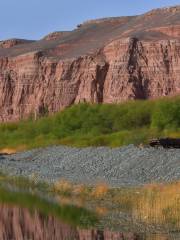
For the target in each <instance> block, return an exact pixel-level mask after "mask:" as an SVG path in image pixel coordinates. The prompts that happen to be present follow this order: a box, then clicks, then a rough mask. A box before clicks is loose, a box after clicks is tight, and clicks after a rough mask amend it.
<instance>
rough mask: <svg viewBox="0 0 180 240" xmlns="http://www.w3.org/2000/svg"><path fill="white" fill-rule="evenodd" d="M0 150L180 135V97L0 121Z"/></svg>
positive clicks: (84, 106) (114, 143) (83, 106)
mask: <svg viewBox="0 0 180 240" xmlns="http://www.w3.org/2000/svg"><path fill="white" fill-rule="evenodd" d="M0 136H1V137H0V149H4V148H8V149H10V150H11V151H13V149H16V148H17V150H23V149H30V148H35V147H40V146H47V145H51V144H65V145H74V146H102V145H104V146H112V147H116V146H121V145H126V144H130V143H134V144H139V143H147V141H148V139H150V138H153V137H160V136H176V137H179V136H180V97H176V98H164V99H159V100H151V101H131V102H126V103H122V104H103V105H102V104H99V105H97V104H94V105H90V104H79V105H74V106H72V107H70V108H67V109H65V110H64V111H62V112H60V113H57V114H55V115H53V116H49V117H43V118H41V119H38V120H37V121H33V120H32V119H30V120H26V121H20V122H19V123H6V124H0Z"/></svg>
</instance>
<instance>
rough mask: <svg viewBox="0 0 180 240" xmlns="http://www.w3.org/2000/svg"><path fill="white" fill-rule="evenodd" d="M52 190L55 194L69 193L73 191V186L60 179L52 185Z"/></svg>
mask: <svg viewBox="0 0 180 240" xmlns="http://www.w3.org/2000/svg"><path fill="white" fill-rule="evenodd" d="M54 190H55V191H56V192H63V193H70V192H72V190H73V186H72V184H71V183H70V182H69V181H67V180H65V179H60V180H59V181H57V182H55V183H54Z"/></svg>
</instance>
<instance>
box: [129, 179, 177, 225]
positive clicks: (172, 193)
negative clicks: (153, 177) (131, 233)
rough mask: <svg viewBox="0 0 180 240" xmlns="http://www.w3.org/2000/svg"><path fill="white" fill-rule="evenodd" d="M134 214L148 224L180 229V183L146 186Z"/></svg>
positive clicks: (138, 199) (137, 201)
mask: <svg viewBox="0 0 180 240" xmlns="http://www.w3.org/2000/svg"><path fill="white" fill-rule="evenodd" d="M133 213H134V215H135V217H136V218H139V219H141V220H143V221H144V222H147V223H154V224H166V223H167V224H172V225H174V226H176V227H180V182H176V183H172V184H166V185H165V184H164V185H163V184H152V185H147V186H145V187H144V188H143V189H142V190H141V194H140V195H139V197H138V198H137V200H136V205H135V206H134V209H133Z"/></svg>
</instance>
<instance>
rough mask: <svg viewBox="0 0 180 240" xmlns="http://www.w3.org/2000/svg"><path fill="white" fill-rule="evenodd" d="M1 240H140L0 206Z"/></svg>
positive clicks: (136, 237)
mask: <svg viewBox="0 0 180 240" xmlns="http://www.w3.org/2000/svg"><path fill="white" fill-rule="evenodd" d="M0 239H1V240H98V239H99V240H116V239H118V240H138V239H140V238H139V237H138V236H137V235H136V234H133V233H115V232H110V231H104V232H103V231H97V230H82V229H79V228H76V227H71V226H69V225H67V224H64V223H62V222H60V221H59V220H57V219H55V218H54V217H43V215H42V214H40V213H38V212H34V213H32V212H30V211H28V210H27V209H22V208H19V207H10V206H7V205H1V206H0Z"/></svg>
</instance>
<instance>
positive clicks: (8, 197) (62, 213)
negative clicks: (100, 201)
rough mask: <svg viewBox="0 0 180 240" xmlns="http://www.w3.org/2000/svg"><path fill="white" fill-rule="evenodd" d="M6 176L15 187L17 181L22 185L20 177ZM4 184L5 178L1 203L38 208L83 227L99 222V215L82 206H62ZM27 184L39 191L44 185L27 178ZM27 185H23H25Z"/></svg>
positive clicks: (0, 191) (33, 209) (47, 213)
mask: <svg viewBox="0 0 180 240" xmlns="http://www.w3.org/2000/svg"><path fill="white" fill-rule="evenodd" d="M5 178H6V180H7V182H9V183H12V182H13V181H14V187H15V185H16V183H17V185H16V187H17V186H18V187H19V186H20V185H18V183H19V180H20V178H19V180H18V179H15V178H11V177H5V176H4V178H3V179H5ZM1 179H2V177H1ZM13 179H14V180H13ZM21 180H22V179H21ZM28 182H29V183H28ZM4 184H5V181H4V180H3V182H2V181H1V186H0V203H2V204H3V203H4V204H10V205H17V206H20V207H22V208H28V209H30V210H32V211H35V210H38V211H39V212H41V213H42V214H44V215H46V216H49V215H52V216H54V217H57V218H59V219H61V220H63V221H64V222H67V223H69V224H73V225H77V226H82V227H88V226H93V225H94V224H95V223H97V217H96V216H95V214H94V213H92V212H90V211H88V210H86V209H84V208H82V207H75V206H73V205H62V206H61V205H60V204H57V203H55V202H52V201H47V200H45V199H44V198H40V197H38V196H37V195H34V194H30V193H28V192H26V193H25V192H22V191H9V190H6V189H5V187H3V186H2V185H4ZM6 184H7V183H6ZM25 185H26V186H28V189H31V190H32V189H34V190H38V191H40V190H41V189H40V187H41V186H43V185H38V184H35V183H33V182H31V181H28V180H26V184H25ZM25 185H23V187H24V186H25ZM37 188H38V189H37ZM21 189H23V190H24V188H22V186H21ZM46 189H47V188H46ZM16 190H17V189H16ZM43 191H44V189H43Z"/></svg>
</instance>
